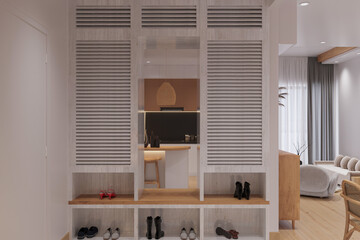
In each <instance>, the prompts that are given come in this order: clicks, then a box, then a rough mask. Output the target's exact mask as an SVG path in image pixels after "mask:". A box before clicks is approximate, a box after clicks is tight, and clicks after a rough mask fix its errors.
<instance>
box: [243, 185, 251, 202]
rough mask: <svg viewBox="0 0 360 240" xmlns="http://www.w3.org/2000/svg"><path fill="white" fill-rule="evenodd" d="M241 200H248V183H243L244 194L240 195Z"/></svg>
mask: <svg viewBox="0 0 360 240" xmlns="http://www.w3.org/2000/svg"><path fill="white" fill-rule="evenodd" d="M242 196H243V198H246V199H247V200H249V199H250V183H248V182H245V183H244V192H243V193H242Z"/></svg>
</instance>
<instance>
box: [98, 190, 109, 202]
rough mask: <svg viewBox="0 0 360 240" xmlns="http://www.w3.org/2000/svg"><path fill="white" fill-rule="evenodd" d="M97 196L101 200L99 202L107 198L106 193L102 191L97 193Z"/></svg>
mask: <svg viewBox="0 0 360 240" xmlns="http://www.w3.org/2000/svg"><path fill="white" fill-rule="evenodd" d="M99 195H100V199H101V200H102V199H103V198H104V197H107V196H108V195H107V193H106V191H104V190H101V191H100V193H99Z"/></svg>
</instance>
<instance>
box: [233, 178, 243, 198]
mask: <svg viewBox="0 0 360 240" xmlns="http://www.w3.org/2000/svg"><path fill="white" fill-rule="evenodd" d="M241 193H242V184H241V182H236V189H235V193H234V198H237V199H239V200H241V196H242V195H241Z"/></svg>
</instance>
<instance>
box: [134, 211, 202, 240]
mask: <svg viewBox="0 0 360 240" xmlns="http://www.w3.org/2000/svg"><path fill="white" fill-rule="evenodd" d="M148 216H152V217H153V218H155V217H157V216H160V217H161V219H162V224H161V228H162V231H164V232H165V239H179V235H180V232H181V229H182V228H183V227H184V228H185V229H186V230H187V231H189V230H190V228H194V230H195V232H196V233H197V234H198V233H200V209H199V208H175V207H174V206H172V207H171V208H140V209H139V225H138V226H139V232H138V236H139V239H141V240H145V239H147V238H146V229H147V224H146V218H147V217H148ZM152 233H153V235H154V234H155V225H154V224H153V228H152Z"/></svg>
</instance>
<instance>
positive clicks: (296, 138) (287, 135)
mask: <svg viewBox="0 0 360 240" xmlns="http://www.w3.org/2000/svg"><path fill="white" fill-rule="evenodd" d="M279 68H280V69H279V86H280V87H285V88H286V90H283V92H287V93H288V95H286V96H285V97H286V99H282V100H280V102H281V103H282V104H284V106H279V108H280V109H279V148H280V149H281V150H284V151H287V152H292V153H295V154H296V153H297V151H296V148H298V147H299V146H300V147H301V146H304V148H306V147H307V146H308V128H307V121H308V119H307V115H308V111H307V102H308V87H307V85H308V84H307V78H308V76H307V75H308V71H307V69H308V59H307V57H280V62H279ZM301 160H302V161H303V163H304V164H307V163H308V151H307V150H306V151H305V152H304V153H303V154H302V155H301Z"/></svg>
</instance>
